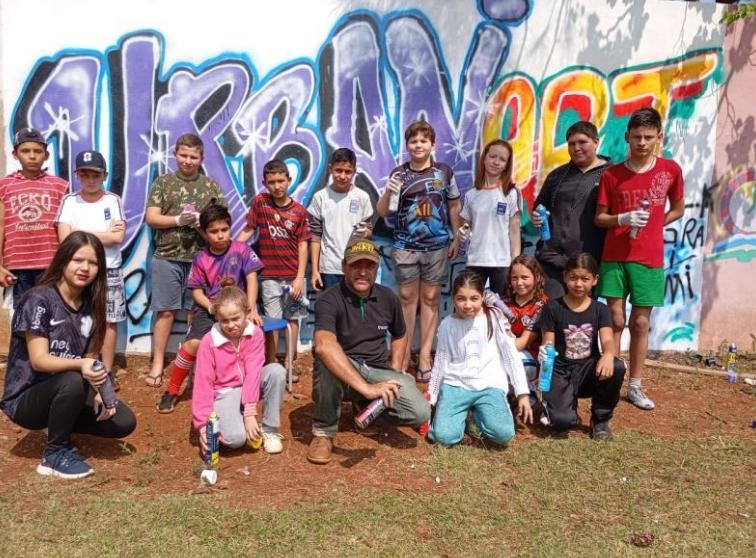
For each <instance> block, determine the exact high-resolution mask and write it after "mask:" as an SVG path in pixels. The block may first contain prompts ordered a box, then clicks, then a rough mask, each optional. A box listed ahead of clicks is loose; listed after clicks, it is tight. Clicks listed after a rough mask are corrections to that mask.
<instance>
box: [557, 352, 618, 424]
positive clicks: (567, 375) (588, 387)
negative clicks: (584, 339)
mask: <svg viewBox="0 0 756 558" xmlns="http://www.w3.org/2000/svg"><path fill="white" fill-rule="evenodd" d="M597 363H598V358H596V357H591V358H588V359H586V360H584V361H578V362H576V363H571V364H564V363H557V365H555V366H554V375H553V376H552V379H551V390H549V391H548V392H546V393H544V394H543V399H544V401H545V402H546V404H547V406H548V411H549V418H550V419H551V425H552V426H553V427H554V428H556V429H558V430H564V429H567V428H570V427H571V426H575V425H576V424H577V423H578V415H577V400H578V397H590V398H591V418H592V419H593V420H594V421H595V422H601V421H605V420H609V419H611V418H612V415H613V414H614V408H615V407H616V406H617V403H619V396H620V389H621V388H622V380H623V378H624V377H625V361H623V360H622V359H619V358H615V359H614V373H613V374H612V376H610V377H609V378H605V379H599V378H598V377H597V376H596V364H597Z"/></svg>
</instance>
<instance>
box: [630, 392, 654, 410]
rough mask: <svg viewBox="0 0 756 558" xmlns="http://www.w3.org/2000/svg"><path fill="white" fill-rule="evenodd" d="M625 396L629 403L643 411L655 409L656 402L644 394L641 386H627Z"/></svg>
mask: <svg viewBox="0 0 756 558" xmlns="http://www.w3.org/2000/svg"><path fill="white" fill-rule="evenodd" d="M627 398H628V400H629V401H630V403H632V404H633V405H635V406H636V407H638V408H639V409H643V410H644V411H653V410H654V409H656V404H655V403H654V402H653V401H651V398H650V397H649V396H648V395H646V394H645V392H644V391H643V389H642V388H639V387H628V388H627Z"/></svg>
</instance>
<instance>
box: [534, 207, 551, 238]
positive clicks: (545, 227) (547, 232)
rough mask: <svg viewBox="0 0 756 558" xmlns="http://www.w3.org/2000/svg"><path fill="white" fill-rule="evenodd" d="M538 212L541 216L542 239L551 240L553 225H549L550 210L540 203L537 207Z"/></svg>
mask: <svg viewBox="0 0 756 558" xmlns="http://www.w3.org/2000/svg"><path fill="white" fill-rule="evenodd" d="M535 210H536V213H538V216H539V217H540V218H541V240H543V241H544V242H546V241H547V240H551V227H550V226H549V212H548V211H546V208H545V207H544V206H543V205H542V204H540V203H539V204H538V205H537V206H536V208H535Z"/></svg>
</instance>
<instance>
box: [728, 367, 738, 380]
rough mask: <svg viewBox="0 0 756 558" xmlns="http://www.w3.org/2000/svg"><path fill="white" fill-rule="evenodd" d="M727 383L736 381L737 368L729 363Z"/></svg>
mask: <svg viewBox="0 0 756 558" xmlns="http://www.w3.org/2000/svg"><path fill="white" fill-rule="evenodd" d="M727 383H728V384H737V383H738V369H737V368H736V367H735V365H734V364H731V365H730V366H729V367H728V368H727Z"/></svg>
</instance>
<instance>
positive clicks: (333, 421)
mask: <svg viewBox="0 0 756 558" xmlns="http://www.w3.org/2000/svg"><path fill="white" fill-rule="evenodd" d="M349 360H350V361H351V363H352V365H353V366H354V368H355V370H357V372H359V374H360V376H362V377H363V378H365V380H366V381H367V382H369V383H371V384H377V383H379V382H385V381H387V380H396V381H398V382H399V383H400V384H401V385H402V387H401V389H400V390H399V397H397V398H396V400H395V401H394V406H393V407H392V408H390V409H386V411H385V414H386V417H388V419H389V421H390V422H392V423H393V424H406V425H410V426H420V425H421V424H423V423H424V422H427V421H428V420H429V419H430V404H429V403H428V402H427V401H426V400H425V397H423V394H422V393H420V391H419V390H418V389H417V386H415V379H414V378H412V377H410V376H407V375H406V374H401V373H399V372H397V371H396V370H391V369H389V368H376V367H373V366H369V365H367V364H364V363H359V362H357V361H356V360H353V359H349ZM312 376H313V378H312V399H313V401H314V402H315V410H314V412H313V414H312V433H313V434H314V435H315V436H328V437H334V436H336V432H337V431H338V429H339V417H340V416H341V401H342V399H344V398H345V397H346V398H348V399H350V400H360V399H362V396H361V395H360V394H359V393H357V392H356V391H354V390H353V389H352V388H350V387H349V386H347V385H346V384H345V383H343V382H342V381H341V380H339V379H338V378H337V377H336V376H334V375H333V374H331V372H330V370H328V368H326V367H325V366H324V365H323V363H322V362H320V360H317V359H316V360H315V363H314V366H313V371H312Z"/></svg>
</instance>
